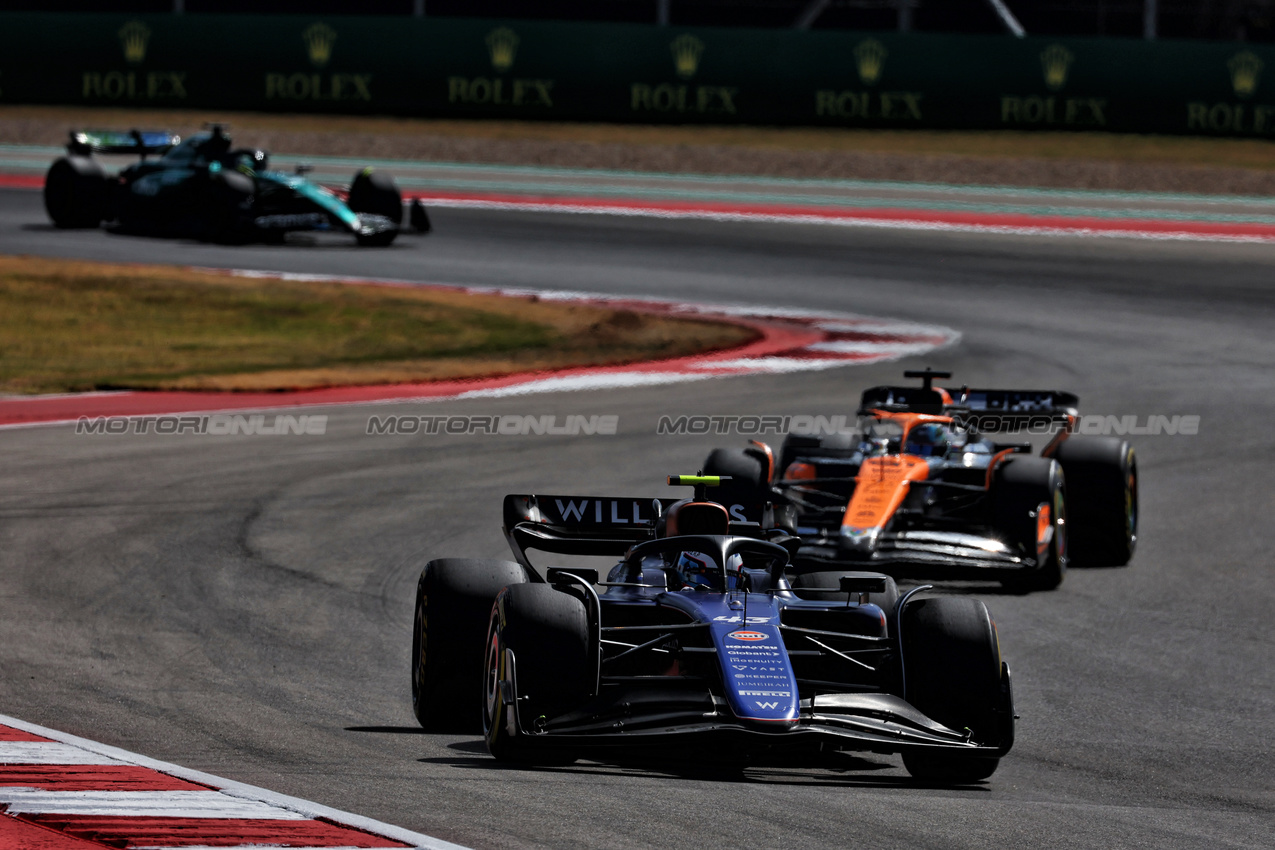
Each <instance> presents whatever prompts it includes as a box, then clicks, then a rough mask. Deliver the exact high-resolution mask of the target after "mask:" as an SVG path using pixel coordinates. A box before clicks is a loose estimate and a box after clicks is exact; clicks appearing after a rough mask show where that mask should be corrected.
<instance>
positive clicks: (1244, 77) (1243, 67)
mask: <svg viewBox="0 0 1275 850" xmlns="http://www.w3.org/2000/svg"><path fill="white" fill-rule="evenodd" d="M1264 64H1265V63H1264V62H1262V60H1261V59H1258V58H1257V57H1256V56H1254V55H1253V54H1252V53H1249V52H1248V51H1247V50H1245V51H1244V52H1242V53H1236V54H1235V55H1234V56H1232V57H1231V61H1229V62H1227V63H1226V67H1228V68H1230V69H1231V85H1232V86H1234V87H1235V95H1236V97H1250V96H1252V94H1253V92H1255V91H1257V84H1258V82H1259V81H1260V80H1261V76H1262V66H1263V65H1264Z"/></svg>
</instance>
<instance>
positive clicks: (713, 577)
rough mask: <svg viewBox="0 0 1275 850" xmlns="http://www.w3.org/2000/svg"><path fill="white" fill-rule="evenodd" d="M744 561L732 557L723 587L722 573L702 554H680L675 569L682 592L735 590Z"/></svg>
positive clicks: (727, 565) (737, 556)
mask: <svg viewBox="0 0 1275 850" xmlns="http://www.w3.org/2000/svg"><path fill="white" fill-rule="evenodd" d="M742 562H743V559H741V558H740V557H739V555H731V556H730V559H729V560H728V561H727V563H726V586H725V587H724V588H723V587H722V573H721V570H719V569H718V567H717V564H715V563H713V559H712V558H710V557H708V556H707V555H705V554H703V553H701V552H679V553H678V556H677V563H676V564H675V565H674V567H673V572H674V573H676V575H677V578H678V581H679V582H680V583H681V587H680V588H679V589H680V590H691V589H693V590H700V589H703V590H723V589H724V590H734V589H735V584H736V582H737V581H738V577H739V567H740V564H741V563H742Z"/></svg>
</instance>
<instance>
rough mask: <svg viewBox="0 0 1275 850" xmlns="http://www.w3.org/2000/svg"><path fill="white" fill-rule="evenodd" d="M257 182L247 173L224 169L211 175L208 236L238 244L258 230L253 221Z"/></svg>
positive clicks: (208, 202)
mask: <svg viewBox="0 0 1275 850" xmlns="http://www.w3.org/2000/svg"><path fill="white" fill-rule="evenodd" d="M256 189H257V184H256V182H255V181H254V180H253V179H252V178H251V177H249V176H248V175H246V174H242V173H240V172H238V171H231V170H226V169H222V170H221V171H218V172H215V173H213V174H210V175H209V181H208V198H207V202H206V203H207V209H208V210H209V212H208V216H209V217H208V223H207V231H206V234H205V235H206V238H208V239H209V240H210V241H212V242H222V243H225V244H238V243H241V242H247V241H250V240H251V239H252V238H253V237H254V236H255V235H256V234H255V233H254V232H253V230H252V223H251V221H250V218H251V212H252V200H253V195H254V194H255V193H256Z"/></svg>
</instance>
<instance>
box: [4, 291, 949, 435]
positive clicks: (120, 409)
mask: <svg viewBox="0 0 1275 850" xmlns="http://www.w3.org/2000/svg"><path fill="white" fill-rule="evenodd" d="M199 271H203V272H214V273H218V274H230V275H236V276H244V277H262V278H272V279H280V280H292V281H315V282H325V283H332V282H337V283H346V284H349V285H356V286H365V285H371V286H404V287H409V286H410V287H415V288H425V289H437V290H445V291H457V290H460V291H462V292H469V293H474V294H483V295H501V296H506V297H514V298H530V297H535V298H538V299H540V300H542V301H556V302H569V303H578V304H584V305H588V306H596V307H604V308H608V309H613V310H630V311H633V312H641V313H651V314H657V315H663V316H672V317H683V318H695V319H703V320H709V321H719V322H728V323H732V324H737V325H741V326H743V327H746V328H749V329H751V330H753V331H754V332H755V333H756V335H757V336H756V338H755V339H754V340H753V341H751V342H748V343H745V344H743V345H741V346H736V347H734V348H730V349H724V350H719V351H709V352H704V353H701V354H696V355H690V356H685V357H677V358H671V359H664V360H650V361H643V362H637V363H625V364H617V365H611V366H582V367H574V368H565V369H555V370H548V371H541V372H525V373H518V374H512V375H502V376H499V377H494V378H484V379H478V380H443V381H431V382H424V383H415V384H392V385H377V386H360V387H334V388H328V389H319V390H297V391H293V392H287V393H278V392H264V393H254V392H244V393H207V392H127V391H125V392H112V393H84V394H80V395H77V394H59V395H50V396H31V397H8V398H0V428H6V427H27V426H32V425H55V424H65V423H68V422H74V421H76V420H77V419H78V418H80V417H90V418H92V417H99V416H135V417H136V416H166V415H174V414H181V413H229V412H243V411H248V410H278V409H290V408H300V407H319V406H323V407H328V406H338V405H351V404H374V403H401V402H426V401H446V400H453V399H471V398H492V397H499V396H509V395H526V394H532V393H545V392H570V391H587V390H600V389H618V388H628V387H644V386H658V385H661V384H672V383H680V382H685V381H702V380H709V379H711V378H719V377H731V376H739V375H756V374H775V373H787V372H800V371H812V370H822V369H831V368H834V367H837V366H846V365H852V364H862V363H877V362H881V361H883V360H896V359H899V358H901V357H907V356H912V355H917V354H923V353H925V352H928V351H932V350H934V349H937V348H943V347H946V346H949V345H952V344H954V343H956V342H957V341H958V340H959V339H960V334H959V333H958V332H957V331H954V330H952V329H951V328H946V327H942V326H939V325H926V324H919V323H910V322H906V321H901V320H898V319H882V318H874V317H870V316H859V315H854V314H850V313H837V312H826V311H814V310H797V309H787V308H783V307H775V308H768V307H751V306H741V305H722V304H691V303H682V302H675V301H665V300H658V299H646V298H622V297H611V296H604V295H595V294H590V293H584V292H568V291H540V290H529V289H509V288H499V287H475V286H456V285H450V284H437V283H416V282H411V281H401V280H372V279H350V278H342V277H336V276H329V275H311V274H288V273H276V272H262V271H253V270H234V271H226V270H224V269H199Z"/></svg>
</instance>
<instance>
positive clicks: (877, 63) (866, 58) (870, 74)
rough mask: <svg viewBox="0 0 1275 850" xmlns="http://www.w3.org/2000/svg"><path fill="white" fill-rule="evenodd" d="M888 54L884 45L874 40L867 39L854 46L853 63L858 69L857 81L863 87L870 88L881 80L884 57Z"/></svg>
mask: <svg viewBox="0 0 1275 850" xmlns="http://www.w3.org/2000/svg"><path fill="white" fill-rule="evenodd" d="M888 55H889V52H888V51H887V50H886V49H885V45H884V44H882V43H881V42H879V41H877V40H876V39H875V38H869V39H867V40H865V41H861V42H859V43H858V44H856V45H855V48H854V61H855V64H856V65H857V66H858V68H859V79H860V80H862V81H863V84H864V85H865V86H870V85H872V84H873V83H875V82H876V81H877V80H878V79H880V78H881V71H882V70H883V69H884V68H885V57H886V56H888Z"/></svg>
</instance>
